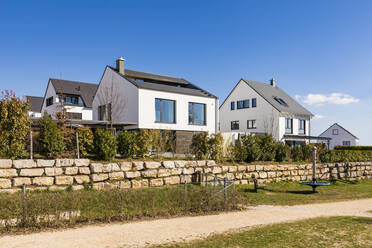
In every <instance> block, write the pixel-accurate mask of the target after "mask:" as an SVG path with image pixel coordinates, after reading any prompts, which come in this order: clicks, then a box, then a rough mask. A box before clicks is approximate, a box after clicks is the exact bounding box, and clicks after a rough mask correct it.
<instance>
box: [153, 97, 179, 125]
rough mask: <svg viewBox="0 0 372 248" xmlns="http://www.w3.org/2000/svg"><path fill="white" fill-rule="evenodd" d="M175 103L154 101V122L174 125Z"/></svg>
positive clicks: (162, 100) (171, 101) (163, 100)
mask: <svg viewBox="0 0 372 248" xmlns="http://www.w3.org/2000/svg"><path fill="white" fill-rule="evenodd" d="M175 103H176V102H175V101H173V100H166V99H158V98H156V99H155V122H163V123H176V108H175Z"/></svg>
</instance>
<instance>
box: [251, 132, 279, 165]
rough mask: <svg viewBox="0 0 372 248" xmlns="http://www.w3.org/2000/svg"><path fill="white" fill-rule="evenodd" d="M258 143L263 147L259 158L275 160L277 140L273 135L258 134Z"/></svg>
mask: <svg viewBox="0 0 372 248" xmlns="http://www.w3.org/2000/svg"><path fill="white" fill-rule="evenodd" d="M256 138H257V143H258V146H259V148H260V149H261V154H260V157H259V160H261V161H273V160H275V152H276V143H277V142H276V141H275V140H274V138H273V136H272V135H263V136H256Z"/></svg>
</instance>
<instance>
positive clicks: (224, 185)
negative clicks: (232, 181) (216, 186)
mask: <svg viewBox="0 0 372 248" xmlns="http://www.w3.org/2000/svg"><path fill="white" fill-rule="evenodd" d="M226 196H227V191H226V177H225V178H224V179H223V198H224V202H226Z"/></svg>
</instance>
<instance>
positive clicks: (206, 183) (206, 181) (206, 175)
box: [205, 173, 208, 188]
mask: <svg viewBox="0 0 372 248" xmlns="http://www.w3.org/2000/svg"><path fill="white" fill-rule="evenodd" d="M205 187H206V188H208V174H207V173H205Z"/></svg>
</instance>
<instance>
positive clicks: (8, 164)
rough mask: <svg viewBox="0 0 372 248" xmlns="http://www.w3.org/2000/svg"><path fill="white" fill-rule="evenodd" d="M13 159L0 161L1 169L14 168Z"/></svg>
mask: <svg viewBox="0 0 372 248" xmlns="http://www.w3.org/2000/svg"><path fill="white" fill-rule="evenodd" d="M12 163H13V162H12V160H11V159H0V169H6V168H12Z"/></svg>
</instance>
